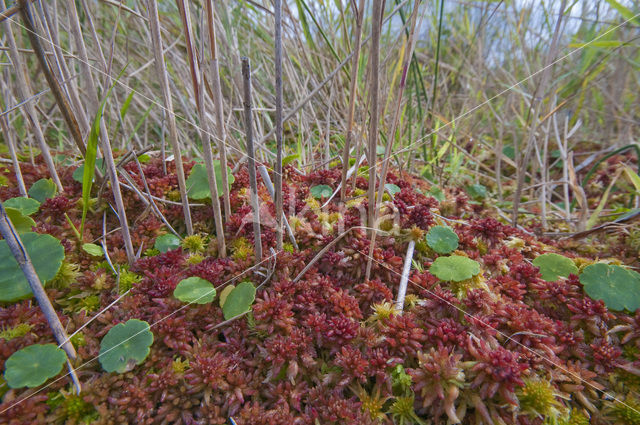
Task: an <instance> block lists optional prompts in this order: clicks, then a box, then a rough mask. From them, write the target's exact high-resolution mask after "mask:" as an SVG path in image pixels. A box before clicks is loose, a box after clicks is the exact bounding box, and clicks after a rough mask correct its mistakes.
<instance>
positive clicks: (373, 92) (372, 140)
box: [367, 0, 383, 238]
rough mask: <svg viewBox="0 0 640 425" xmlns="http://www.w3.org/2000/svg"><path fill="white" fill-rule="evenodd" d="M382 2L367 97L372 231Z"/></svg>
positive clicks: (376, 2)
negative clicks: (369, 100)
mask: <svg viewBox="0 0 640 425" xmlns="http://www.w3.org/2000/svg"><path fill="white" fill-rule="evenodd" d="M382 2H383V0H373V15H372V17H371V26H372V29H371V58H370V67H371V68H370V69H371V74H370V80H369V96H370V99H371V103H370V105H369V106H370V108H371V110H370V121H369V152H368V162H369V194H368V196H369V210H368V211H367V225H368V226H369V227H370V228H371V229H373V228H374V227H375V223H374V210H375V193H376V147H377V145H378V114H379V112H380V105H379V102H378V97H379V94H380V93H379V86H380V30H381V27H382ZM373 233H374V230H369V237H370V238H372V237H373Z"/></svg>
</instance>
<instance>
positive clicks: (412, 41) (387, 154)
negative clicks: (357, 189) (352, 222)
mask: <svg viewBox="0 0 640 425" xmlns="http://www.w3.org/2000/svg"><path fill="white" fill-rule="evenodd" d="M419 5H420V0H415V1H414V3H413V13H412V15H411V29H410V31H409V36H408V37H407V46H408V51H407V52H406V54H405V56H404V60H403V64H402V78H401V79H400V86H399V87H398V94H397V98H396V108H395V111H394V114H393V121H392V123H391V132H390V134H389V137H388V140H387V146H385V149H384V159H383V161H382V164H381V167H382V170H380V180H379V182H378V196H377V197H376V199H375V207H374V209H373V222H372V223H371V227H373V229H374V230H373V232H372V234H371V243H370V245H369V258H368V259H367V267H366V272H365V277H366V279H367V280H369V278H370V277H371V266H372V264H373V263H372V261H373V260H372V259H373V250H374V249H375V245H376V233H377V232H376V229H377V228H378V225H377V221H378V215H379V214H380V205H381V203H382V195H383V194H384V189H385V181H386V180H387V171H388V169H389V160H390V158H391V150H392V148H393V145H394V143H395V140H396V130H397V128H398V123H399V122H400V109H401V108H400V107H401V105H402V95H403V94H404V89H405V86H406V83H407V73H408V71H409V66H410V65H411V59H412V58H413V49H414V48H415V45H416V41H417V40H416V38H415V30H416V22H417V20H418V9H419ZM405 285H406V283H405Z"/></svg>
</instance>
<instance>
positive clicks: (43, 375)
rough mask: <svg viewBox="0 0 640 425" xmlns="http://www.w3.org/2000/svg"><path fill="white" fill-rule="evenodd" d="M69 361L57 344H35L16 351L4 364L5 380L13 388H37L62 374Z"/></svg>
mask: <svg viewBox="0 0 640 425" xmlns="http://www.w3.org/2000/svg"><path fill="white" fill-rule="evenodd" d="M66 361H67V356H66V355H65V353H64V351H62V350H61V349H59V348H58V347H57V346H56V345H55V344H33V345H28V346H26V347H24V348H23V349H21V350H18V351H16V352H15V353H13V354H12V355H11V357H9V358H8V359H7V361H6V362H5V364H4V379H5V380H6V381H7V384H8V385H9V387H11V388H22V387H29V388H33V387H37V386H38V385H42V384H44V383H45V382H46V381H47V379H49V378H52V377H54V376H56V375H57V374H59V373H60V371H61V370H62V366H63V365H64V363H65V362H66Z"/></svg>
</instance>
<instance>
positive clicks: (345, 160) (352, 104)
mask: <svg viewBox="0 0 640 425" xmlns="http://www.w3.org/2000/svg"><path fill="white" fill-rule="evenodd" d="M351 4H352V5H355V2H351ZM353 12H354V15H356V45H355V47H354V52H353V53H354V54H353V59H352V61H351V81H350V87H349V111H348V113H347V134H346V137H345V141H344V149H343V151H342V180H341V181H342V183H341V185H342V186H341V188H340V200H341V201H342V202H344V199H345V196H346V192H347V169H348V168H349V151H350V149H351V138H352V137H353V135H352V133H353V115H354V113H355V108H356V88H357V87H358V84H357V83H358V65H359V64H360V48H361V46H362V43H361V40H362V20H363V18H364V16H363V15H364V0H360V1H359V3H358V10H354V11H353Z"/></svg>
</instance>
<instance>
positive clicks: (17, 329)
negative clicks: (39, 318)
mask: <svg viewBox="0 0 640 425" xmlns="http://www.w3.org/2000/svg"><path fill="white" fill-rule="evenodd" d="M31 329H33V326H31V325H30V324H28V323H20V324H18V325H16V326H14V327H12V328H7V329H3V330H2V331H0V339H4V340H6V341H11V340H12V339H14V338H20V337H23V336H25V335H26V334H28V333H29V332H31Z"/></svg>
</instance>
